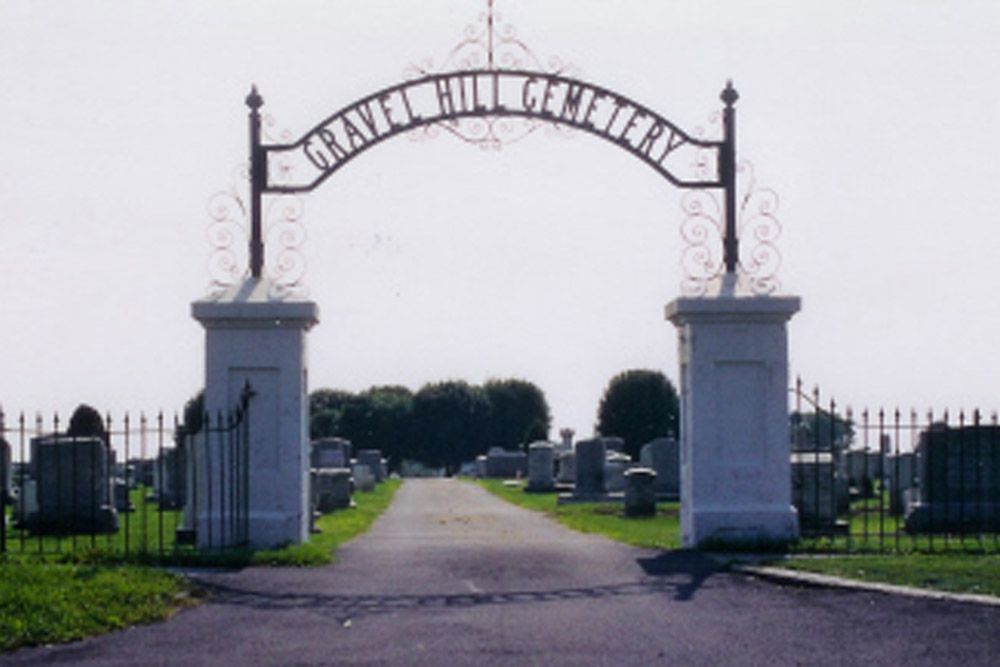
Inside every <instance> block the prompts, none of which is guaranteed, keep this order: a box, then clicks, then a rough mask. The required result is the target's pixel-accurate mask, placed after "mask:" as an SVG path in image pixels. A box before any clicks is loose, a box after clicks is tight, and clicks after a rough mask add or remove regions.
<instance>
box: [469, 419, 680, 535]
mask: <svg viewBox="0 0 1000 667" xmlns="http://www.w3.org/2000/svg"><path fill="white" fill-rule="evenodd" d="M623 448H624V442H623V441H622V439H621V438H615V437H601V438H594V439H591V440H582V441H580V442H577V443H576V444H575V445H574V444H573V443H572V442H571V441H567V440H564V441H563V442H562V443H559V444H554V443H551V442H534V443H531V444H530V445H529V446H528V452H527V454H525V453H524V452H517V451H506V450H504V449H502V448H493V449H491V450H490V451H489V452H488V453H487V454H486V455H485V456H480V457H478V459H477V461H476V466H477V474H478V475H479V476H480V477H493V478H510V477H521V476H524V475H525V473H526V474H527V478H528V479H527V484H526V485H525V487H524V490H525V491H526V492H529V493H547V492H556V491H566V492H568V493H565V494H564V495H562V496H560V502H564V501H604V500H619V499H621V500H623V501H624V503H625V513H626V514H627V515H629V516H643V515H652V514H655V513H656V501H657V500H661V501H667V500H677V498H678V497H679V493H680V459H679V451H678V445H677V441H676V440H674V439H673V438H658V439H656V440H653V441H651V442H649V443H647V444H645V445H644V446H643V447H642V449H641V451H640V461H639V463H638V464H636V463H635V462H634V461H632V459H631V458H630V457H629V456H628V455H627V454H625V453H624V452H623V451H622V450H623Z"/></svg>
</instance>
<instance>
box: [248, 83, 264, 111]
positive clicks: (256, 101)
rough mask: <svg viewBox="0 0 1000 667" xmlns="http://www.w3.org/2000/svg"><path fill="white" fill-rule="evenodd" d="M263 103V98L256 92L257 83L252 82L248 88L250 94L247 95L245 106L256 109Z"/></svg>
mask: <svg viewBox="0 0 1000 667" xmlns="http://www.w3.org/2000/svg"><path fill="white" fill-rule="evenodd" d="M263 104H264V98H263V97H261V96H260V93H258V92H257V84H254V85H253V86H251V88H250V94H249V95H247V106H248V107H250V108H251V109H254V110H257V109H259V108H260V107H261V106H262V105H263Z"/></svg>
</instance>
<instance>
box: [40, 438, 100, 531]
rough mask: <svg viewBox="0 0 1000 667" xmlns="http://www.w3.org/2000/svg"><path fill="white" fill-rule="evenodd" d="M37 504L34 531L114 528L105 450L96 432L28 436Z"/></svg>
mask: <svg viewBox="0 0 1000 667" xmlns="http://www.w3.org/2000/svg"><path fill="white" fill-rule="evenodd" d="M31 451H32V456H33V457H34V460H33V462H32V463H33V465H34V469H35V481H36V495H37V499H36V500H37V505H38V509H37V511H36V512H34V513H32V515H31V516H29V517H28V518H27V524H28V529H29V530H30V531H31V532H33V533H43V534H44V533H113V532H115V531H117V530H118V513H117V512H116V511H115V509H114V507H113V506H112V505H111V479H110V475H109V472H110V465H109V464H110V458H109V457H110V452H109V450H108V446H107V445H106V444H105V442H104V440H102V439H101V438H95V437H81V438H74V437H66V436H48V437H44V438H34V439H32V441H31Z"/></svg>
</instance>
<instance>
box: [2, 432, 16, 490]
mask: <svg viewBox="0 0 1000 667" xmlns="http://www.w3.org/2000/svg"><path fill="white" fill-rule="evenodd" d="M13 489H14V485H13V477H12V475H11V465H10V444H9V443H8V442H7V441H6V440H4V439H3V437H2V436H0V496H2V498H3V500H4V501H5V502H10V501H11V500H12V491H13Z"/></svg>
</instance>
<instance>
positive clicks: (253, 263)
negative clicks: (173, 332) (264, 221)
mask: <svg viewBox="0 0 1000 667" xmlns="http://www.w3.org/2000/svg"><path fill="white" fill-rule="evenodd" d="M263 104H264V98H263V97H261V96H260V93H258V92H257V86H253V87H252V88H251V90H250V94H249V95H247V98H246V105H247V106H248V107H250V174H249V176H250V275H251V276H253V277H254V278H260V276H261V272H262V269H263V268H264V240H263V234H262V231H261V219H260V205H261V196H262V193H263V190H264V186H265V185H266V183H267V156H266V155H265V153H264V150H263V149H262V148H261V145H260V107H261V106H262V105H263Z"/></svg>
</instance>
